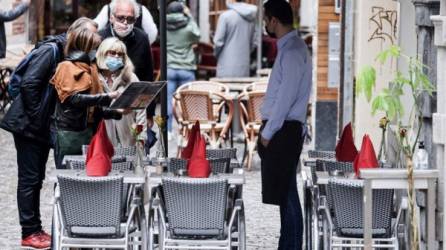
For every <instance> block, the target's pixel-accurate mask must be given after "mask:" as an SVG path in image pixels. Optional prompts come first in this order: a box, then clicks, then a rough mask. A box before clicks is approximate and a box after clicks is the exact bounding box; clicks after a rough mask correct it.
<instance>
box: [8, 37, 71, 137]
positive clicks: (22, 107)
mask: <svg viewBox="0 0 446 250" xmlns="http://www.w3.org/2000/svg"><path fill="white" fill-rule="evenodd" d="M50 42H54V43H56V44H57V46H58V49H59V52H58V55H59V57H58V58H54V55H53V48H52V47H51V45H49V44H48V43H50ZM65 42H66V36H65V34H61V35H58V36H51V37H48V38H46V39H44V40H43V41H41V42H39V43H38V44H37V45H36V50H37V51H36V52H35V55H34V56H33V58H32V59H31V61H30V62H29V67H28V68H27V71H26V73H25V74H24V75H23V81H22V85H21V88H20V94H19V95H18V96H17V97H16V99H14V102H13V103H12V105H11V107H10V108H9V110H8V112H7V113H6V115H5V117H4V118H3V120H2V122H1V123H0V127H1V128H3V129H5V130H7V131H10V132H12V133H15V134H17V135H22V136H24V137H27V138H30V139H35V140H38V141H40V142H43V143H48V144H49V143H50V138H49V134H50V130H49V127H50V120H51V115H52V114H53V112H54V107H55V103H56V97H57V96H56V95H57V94H56V92H55V91H54V88H53V86H52V85H51V84H49V80H50V78H51V77H52V75H53V74H54V71H55V69H56V66H57V64H58V63H59V62H60V61H61V60H62V58H63V47H64V46H65ZM31 66H32V67H31ZM45 94H46V96H45Z"/></svg>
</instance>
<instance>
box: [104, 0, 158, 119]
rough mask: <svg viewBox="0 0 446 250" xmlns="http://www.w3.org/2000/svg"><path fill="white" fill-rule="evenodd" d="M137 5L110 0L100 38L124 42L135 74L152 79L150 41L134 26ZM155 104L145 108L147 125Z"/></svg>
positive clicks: (130, 1) (128, 1)
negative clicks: (108, 17)
mask: <svg viewBox="0 0 446 250" xmlns="http://www.w3.org/2000/svg"><path fill="white" fill-rule="evenodd" d="M139 15H140V13H139V5H138V3H136V1H135V0H112V1H111V3H110V23H109V24H108V25H107V26H106V27H105V28H104V29H102V30H100V31H99V35H101V37H102V39H105V38H109V37H116V38H118V39H119V40H121V41H122V42H124V44H125V46H126V47H127V52H128V53H127V54H128V56H129V58H130V60H131V61H132V63H133V65H134V66H135V74H136V76H137V77H138V79H139V80H140V81H153V64H152V52H151V48H150V42H149V39H148V38H147V35H146V33H144V31H142V30H141V29H139V28H137V27H135V26H134V25H135V22H136V20H137V19H138V17H139ZM155 107H156V104H155V103H154V102H152V104H150V106H149V107H148V108H147V126H148V127H152V126H153V115H154V114H155Z"/></svg>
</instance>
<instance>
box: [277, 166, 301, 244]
mask: <svg viewBox="0 0 446 250" xmlns="http://www.w3.org/2000/svg"><path fill="white" fill-rule="evenodd" d="M292 176H294V178H291V179H292V180H291V182H290V186H289V189H288V194H287V198H286V200H285V201H284V202H283V203H282V204H281V205H280V223H281V226H280V238H279V250H301V249H302V234H303V222H302V220H303V217H302V209H301V206H300V201H299V194H298V193H297V183H296V172H294V174H293V175H292Z"/></svg>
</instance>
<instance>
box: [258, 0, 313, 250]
mask: <svg viewBox="0 0 446 250" xmlns="http://www.w3.org/2000/svg"><path fill="white" fill-rule="evenodd" d="M264 11H265V25H266V30H267V32H268V33H269V34H270V35H273V36H276V37H277V38H278V41H277V47H278V55H277V57H276V59H275V62H274V66H273V69H272V72H271V77H270V79H269V83H268V88H267V91H266V94H265V99H264V101H263V104H262V107H261V110H260V112H261V116H262V120H263V122H262V126H261V129H260V131H261V132H260V136H259V141H258V145H257V146H258V152H259V156H260V159H261V176H262V199H263V203H266V204H273V205H279V206H280V221H281V228H280V238H279V247H278V249H279V250H301V249H302V240H303V239H302V233H303V222H302V220H303V218H302V209H301V205H300V202H299V196H298V193H297V184H296V172H297V165H298V162H299V157H300V153H301V151H302V146H303V140H304V133H303V131H304V130H303V128H304V124H305V120H306V114H307V104H308V100H309V97H310V92H311V84H312V66H311V63H312V60H311V56H310V53H309V51H308V48H307V46H306V44H305V42H304V41H303V40H302V39H301V38H300V37H299V35H298V32H297V31H296V30H294V29H293V12H292V9H291V6H290V4H289V3H288V2H286V1H285V0H270V1H268V2H266V3H265V4H264Z"/></svg>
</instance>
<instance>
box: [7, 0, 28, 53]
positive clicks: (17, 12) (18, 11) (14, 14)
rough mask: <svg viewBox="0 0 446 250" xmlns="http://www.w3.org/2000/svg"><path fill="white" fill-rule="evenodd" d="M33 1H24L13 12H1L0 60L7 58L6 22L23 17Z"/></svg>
mask: <svg viewBox="0 0 446 250" xmlns="http://www.w3.org/2000/svg"><path fill="white" fill-rule="evenodd" d="M30 3H31V0H22V1H21V2H20V3H19V4H18V5H17V6H16V7H14V8H13V9H12V10H9V11H4V10H0V59H1V58H5V56H6V32H5V22H10V21H13V20H14V19H16V18H18V17H19V16H21V15H22V14H23V13H25V11H26V10H28V8H29V4H30Z"/></svg>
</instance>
